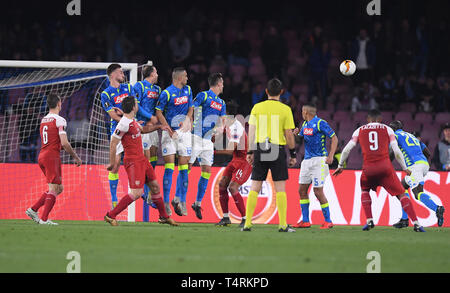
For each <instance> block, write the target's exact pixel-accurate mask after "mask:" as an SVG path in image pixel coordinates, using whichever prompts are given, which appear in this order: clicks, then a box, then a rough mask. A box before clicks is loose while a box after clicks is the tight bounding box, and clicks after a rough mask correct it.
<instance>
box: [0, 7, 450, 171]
mask: <svg viewBox="0 0 450 293" xmlns="http://www.w3.org/2000/svg"><path fill="white" fill-rule="evenodd" d="M92 2H94V1H92ZM349 2H352V1H349ZM89 5H95V4H94V3H89ZM130 5H131V7H130V9H133V11H134V12H135V13H136V14H139V13H141V14H143V13H144V12H145V11H144V10H143V9H139V7H138V6H136V5H138V4H133V3H130ZM186 5H187V4H186ZM292 5H293V4H292ZM311 5H314V4H311ZM336 5H337V4H336ZM339 5H341V4H339ZM343 5H344V4H343ZM345 5H347V4H345ZM348 5H349V6H350V5H352V4H348ZM385 5H390V4H388V3H386V4H385ZM424 5H425V4H424ZM186 8H187V9H185V10H184V9H180V10H179V11H183V15H178V14H179V13H181V12H177V11H173V10H171V11H169V9H167V10H164V9H162V10H161V11H158V13H157V14H156V15H155V16H154V17H152V18H150V19H149V24H148V26H147V27H135V26H133V21H132V20H131V19H121V20H120V25H119V24H114V23H113V22H108V24H106V23H105V24H103V23H101V21H99V19H101V17H98V18H97V19H96V18H89V20H86V21H85V22H83V23H80V24H79V25H78V26H77V27H73V26H71V25H70V24H69V23H67V22H64V21H61V22H58V23H56V24H55V25H54V27H52V28H51V29H50V28H49V25H50V23H51V20H47V22H45V21H42V22H35V23H33V25H32V26H31V28H30V27H26V26H24V25H21V24H17V25H15V26H14V27H11V26H7V25H6V23H7V21H8V18H5V19H3V20H1V22H2V23H3V22H5V23H4V24H5V25H1V26H0V39H2V40H3V42H4V45H2V50H0V59H4V60H52V61H90V62H95V61H98V62H108V61H109V60H118V61H121V62H136V63H139V64H143V63H146V62H147V60H153V62H154V63H155V64H156V66H157V67H158V69H159V73H160V79H159V85H160V86H161V87H163V88H164V87H166V86H168V85H169V84H168V83H169V82H170V71H171V69H172V67H173V66H174V65H175V64H174V63H173V61H172V60H173V59H172V53H171V52H170V50H167V49H168V48H169V39H170V38H171V37H172V36H173V35H175V33H176V32H177V31H178V29H179V28H180V27H183V29H184V31H185V32H186V37H187V39H188V41H189V42H191V43H192V44H193V43H194V35H195V34H196V32H198V34H199V35H201V36H202V38H203V43H204V46H205V47H206V48H207V49H206V50H205V52H207V53H205V56H200V57H202V58H201V59H202V60H199V58H194V56H195V52H192V50H191V52H190V57H189V58H187V59H186V60H185V61H184V63H183V64H181V65H183V66H186V67H187V68H189V69H190V70H189V71H190V72H189V79H190V84H191V86H192V88H193V89H199V87H200V81H199V79H200V76H201V75H202V74H204V73H201V72H200V71H201V68H202V67H205V68H207V71H208V72H224V73H226V74H228V75H229V76H230V77H231V78H230V81H231V82H232V84H233V86H236V88H237V89H238V90H239V89H240V88H242V87H239V85H241V84H242V83H244V81H249V85H250V91H251V92H253V91H254V89H255V87H256V86H257V85H258V83H264V82H266V81H267V80H268V79H269V78H271V76H268V75H267V74H268V72H269V70H268V67H267V64H266V63H265V62H267V61H266V60H265V59H264V54H263V44H264V42H265V40H266V39H267V38H268V37H269V36H270V34H269V31H270V30H271V27H275V29H276V30H277V31H278V36H279V40H280V46H281V45H282V46H281V47H285V56H284V59H282V60H279V62H280V64H281V76H279V77H280V78H281V79H282V80H283V82H284V84H286V85H287V90H288V91H289V92H290V93H291V94H292V95H293V96H294V99H295V100H296V105H295V107H293V111H294V112H295V113H294V117H295V121H296V123H301V121H302V119H301V113H299V111H301V106H302V105H303V104H304V103H306V102H307V101H311V100H312V101H315V102H317V104H318V108H319V115H320V117H321V118H323V119H325V120H327V121H328V122H330V123H331V125H333V127H335V129H336V131H337V134H338V136H339V140H340V142H342V141H348V139H349V138H350V136H351V133H352V132H353V131H354V130H355V129H356V128H357V127H358V126H360V125H362V124H363V123H366V113H367V110H369V109H370V108H373V107H376V108H379V109H380V110H381V111H382V112H383V117H384V121H385V122H390V121H392V120H393V119H399V120H402V121H403V123H404V125H405V129H406V130H408V131H422V139H423V141H424V142H426V143H428V144H429V146H430V149H431V151H432V152H433V151H434V148H435V146H436V145H437V143H438V141H439V140H440V129H439V128H440V126H441V125H442V124H443V123H446V122H449V121H450V114H449V111H450V102H449V100H448V97H449V87H448V84H449V82H450V79H449V76H448V72H447V71H446V70H448V68H449V58H448V57H446V58H441V55H439V54H437V52H438V51H439V52H441V51H442V52H449V51H450V49H449V48H450V45H449V41H448V36H449V35H450V32H449V27H448V23H445V21H443V22H442V21H440V20H433V19H426V20H427V22H425V24H423V23H421V24H419V21H416V22H414V20H413V18H409V19H401V18H399V17H398V16H397V14H395V13H392V15H390V16H386V17H384V18H382V19H378V18H377V19H375V18H367V17H365V18H364V17H363V16H361V15H355V16H354V19H350V20H348V21H346V20H345V19H343V18H339V17H338V16H336V15H333V14H331V15H327V18H326V19H327V20H328V21H327V22H326V23H317V22H315V21H314V19H318V18H317V17H314V13H312V15H311V17H310V18H308V16H307V15H306V14H307V13H310V12H311V10H309V11H308V12H304V11H303V12H302V11H301V10H299V11H300V12H299V11H297V10H294V11H289V9H284V10H283V11H280V12H279V13H280V14H279V15H278V14H277V17H278V18H277V19H286V20H289V21H287V22H286V23H289V25H287V24H286V23H284V22H283V21H281V22H276V21H274V20H273V19H270V18H267V15H260V13H256V12H252V13H250V12H249V15H239V14H236V15H234V14H233V10H232V8H230V7H223V11H212V10H213V9H212V8H211V9H209V10H208V8H206V7H203V8H202V9H199V8H198V7H189V6H187V7H186ZM271 8H272V7H271ZM11 9H12V11H13V12H11V13H10V14H11V15H12V16H14V15H17V14H18V13H19V12H18V11H19V10H20V8H19V7H18V6H17V5H12V7H11ZM14 9H16V10H17V11H16V12H14ZM102 9H107V8H105V7H102ZM102 9H100V11H103V10H102ZM392 9H396V8H395V7H393V8H392ZM105 13H106V12H105ZM298 13H301V14H303V15H304V18H301V17H297V14H298ZM413 13H415V14H417V15H418V16H421V11H413ZM176 16H180V17H179V18H177V17H176ZM211 16H214V17H211ZM168 19H172V20H173V19H179V20H178V22H174V23H170V22H168ZM355 19H357V20H361V21H360V22H358V23H361V27H349V26H350V24H351V23H354V21H355ZM417 19H419V17H418V18H417ZM30 22H31V20H30ZM405 23H406V24H407V25H404V24H405ZM205 24H208V25H205ZM400 24H402V25H400ZM52 25H53V24H52ZM405 27H409V30H408V29H407V28H405ZM94 28H95V29H94ZM361 28H366V29H367V31H368V35H369V39H370V40H372V41H373V45H374V46H375V50H376V56H377V60H376V62H375V65H374V67H373V68H371V70H370V72H371V75H370V77H369V78H368V79H367V80H366V81H364V82H362V83H359V81H358V82H357V80H355V78H353V77H352V78H345V77H343V76H341V75H340V73H339V71H338V65H339V64H340V62H341V61H342V60H343V59H346V58H348V56H349V55H350V52H351V45H352V43H353V42H354V41H355V40H357V38H359V34H358V33H359V31H360V29H361ZM418 30H422V33H423V34H426V35H427V38H426V39H419V37H418V35H419V34H417V33H416V31H418ZM86 32H88V33H86ZM240 34H241V35H242V36H243V38H242V39H239V35H240ZM44 35H45V38H43V37H42V36H44ZM405 35H408V36H412V38H413V41H414V42H417V43H420V42H425V43H426V45H427V48H428V49H429V51H428V52H426V54H425V55H423V52H422V51H421V50H420V48H418V47H413V48H412V49H411V50H412V51H413V56H411V59H410V60H409V61H411V62H410V63H408V64H409V65H408V66H407V67H406V68H405V66H404V64H403V63H401V62H400V59H399V58H394V59H393V58H391V57H389V56H398V54H400V53H399V52H400V50H401V48H402V47H401V46H400V45H401V44H398V42H396V39H397V36H398V38H401V37H403V36H405ZM18 36H21V37H20V38H18ZM142 36H145V37H144V38H143V37H142ZM24 40H26V42H25V41H24ZM155 40H158V41H155ZM112 41H114V42H112ZM155 42H156V43H155ZM324 43H327V44H328V46H323V47H322V45H323V44H324ZM27 44H36V46H29V45H27ZM381 44H391V45H390V46H381ZM326 47H327V48H326ZM245 48H248V49H245ZM280 50H281V49H280ZM314 50H319V54H322V55H323V56H325V55H326V54H328V53H329V57H330V59H329V60H328V62H325V63H324V64H325V65H324V66H325V75H324V78H325V79H326V92H328V94H327V95H326V96H322V95H321V91H317V90H316V91H312V88H311V86H316V83H315V82H316V81H315V80H313V81H312V82H311V80H310V78H311V68H312V65H311V62H312V60H311V56H312V52H313V51H314ZM322 50H323V51H322ZM231 55H233V57H236V56H235V55H238V56H237V57H239V58H230V57H231ZM322 55H320V56H322ZM419 57H420V58H422V57H423V58H425V59H426V62H421V61H420V60H421V59H419ZM383 58H386V60H384V59H383ZM354 61H355V62H357V60H354ZM177 65H180V64H177ZM208 72H206V74H207V73H208ZM387 73H391V74H392V76H393V80H394V83H393V89H391V90H390V91H389V95H388V96H386V95H385V94H386V92H385V91H383V88H384V86H383V80H384V79H383V78H384V76H385V75H386V74H387ZM357 74H358V71H357V73H356V74H355V75H357ZM0 78H4V76H1V75H0ZM429 80H431V81H430V82H428V81H429ZM203 84H205V82H204V81H203ZM227 86H231V85H230V84H226V85H225V87H227ZM430 87H431V89H430ZM317 88H320V86H318V85H317ZM317 88H316V89H317ZM201 90H203V89H201ZM10 91H15V93H14V94H12V93H11V94H10V95H6V99H7V100H6V107H5V106H2V107H0V118H1V117H2V116H1V115H2V114H4V111H7V109H8V107H11V106H12V105H14V104H18V103H21V98H20V97H24V96H25V95H26V91H25V90H23V89H14V90H10ZM430 92H431V100H430V101H429V104H430V105H429V106H430V107H428V106H427V105H426V103H424V101H425V100H426V99H427V98H426V97H427V96H428V95H430ZM355 93H358V94H357V99H358V101H359V103H360V104H361V107H360V108H359V109H358V110H357V111H356V112H351V105H352V101H353V100H354V99H353V98H354V97H355ZM8 96H10V97H12V98H10V99H9V100H8ZM92 97H93V93H91V92H89V91H88V90H83V91H80V92H77V93H75V95H74V97H73V98H72V99H71V103H76V105H78V107H77V108H83V109H85V113H86V115H88V113H89V110H90V107H91V104H92ZM223 98H224V99H225V100H227V101H229V99H231V98H232V99H234V100H236V101H237V102H238V103H239V104H240V105H241V104H242V105H248V106H243V107H242V109H243V110H242V111H243V112H242V114H243V115H244V116H245V115H248V114H249V111H250V109H251V108H250V105H251V103H252V101H251V95H250V94H249V95H248V99H249V100H248V101H242V100H240V97H226V96H224V97H223ZM386 99H392V100H388V102H390V103H387V104H388V105H393V108H392V107H391V106H389V107H385V105H386ZM373 102H375V103H373ZM3 103H4V101H3ZM288 103H291V102H289V101H288ZM68 109H70V111H68ZM74 111H76V108H75V107H70V105H64V106H63V110H62V113H61V114H62V115H63V116H65V117H67V120H68V122H69V123H70V120H71V119H73V118H74V115H75V112H74ZM2 112H3V113H2ZM0 135H4V134H3V133H0ZM1 146H3V145H0V147H1ZM301 156H302V152H301V151H300V152H299V159H301V158H302V157H301ZM11 160H17V161H20V156H19V155H16V154H12V156H11ZM358 160H359V161H358ZM360 160H361V158H360V157H359V156H351V161H349V167H350V168H352V167H355V166H360V165H361V164H360V163H361V162H360Z"/></svg>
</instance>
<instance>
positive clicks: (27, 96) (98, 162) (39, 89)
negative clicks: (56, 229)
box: [0, 60, 138, 222]
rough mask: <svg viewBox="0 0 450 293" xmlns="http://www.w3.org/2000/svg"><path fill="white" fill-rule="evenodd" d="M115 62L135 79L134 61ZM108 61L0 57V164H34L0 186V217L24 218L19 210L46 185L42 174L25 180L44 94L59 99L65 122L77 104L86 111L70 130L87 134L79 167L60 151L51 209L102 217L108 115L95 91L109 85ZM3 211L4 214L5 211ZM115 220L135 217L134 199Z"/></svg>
mask: <svg viewBox="0 0 450 293" xmlns="http://www.w3.org/2000/svg"><path fill="white" fill-rule="evenodd" d="M117 63H119V64H120V65H121V66H122V69H123V71H124V73H125V76H126V77H127V80H128V82H130V83H131V84H135V83H136V82H137V81H138V79H137V78H138V64H136V63H120V62H117ZM110 64H111V63H101V62H48V61H11V60H0V99H2V100H4V101H5V100H6V103H3V105H7V106H6V109H4V108H3V110H2V111H0V164H1V165H4V166H6V165H8V164H11V163H18V162H21V163H25V162H29V163H33V165H30V168H29V170H30V172H29V173H22V172H18V173H17V174H15V176H14V178H16V180H14V182H10V183H9V184H8V185H7V186H2V192H1V193H2V195H4V196H2V201H3V202H4V203H5V204H2V205H1V207H0V218H16V219H21V218H26V216H25V214H24V211H25V210H26V209H27V208H28V207H29V206H30V205H31V203H32V202H34V201H35V200H36V199H37V198H38V197H40V196H41V194H42V192H43V191H45V190H46V189H45V188H46V182H45V178H44V176H33V177H32V178H33V179H34V178H40V180H36V181H33V182H30V176H32V175H31V174H35V172H38V173H39V172H40V170H39V167H38V166H37V164H35V161H30V155H31V159H32V160H33V159H35V160H37V154H38V153H39V148H40V143H41V142H40V136H39V124H40V120H41V119H42V117H43V116H44V115H45V114H46V113H47V112H48V109H47V106H46V96H47V95H48V94H49V93H56V94H58V95H59V96H60V97H61V98H62V101H63V107H62V111H61V113H60V115H61V116H62V117H64V118H65V119H66V120H67V122H68V125H69V127H70V123H71V120H72V121H73V120H74V118H75V115H76V111H77V110H79V109H81V110H82V111H85V112H84V113H85V116H86V118H87V120H88V123H85V125H84V126H83V127H82V128H78V129H77V130H76V133H75V135H77V136H78V135H79V134H82V133H84V134H86V133H87V141H86V142H85V143H84V144H83V145H81V146H77V147H76V148H75V150H76V152H77V153H78V154H79V156H80V157H81V159H82V160H83V165H82V166H81V167H79V168H75V167H74V166H73V165H70V163H71V162H72V161H71V160H72V159H71V157H70V156H69V155H68V154H66V153H65V152H62V157H61V160H62V163H63V185H64V187H65V191H64V192H63V194H61V196H60V198H59V199H58V202H57V206H56V207H55V208H56V209H58V208H60V209H63V210H64V213H59V214H60V215H61V214H64V216H63V217H58V218H59V219H67V220H81V219H88V220H102V219H103V216H104V214H105V213H106V212H107V211H108V209H109V208H110V207H111V197H110V194H109V183H108V172H107V170H106V168H105V166H106V165H107V164H108V160H109V139H110V133H109V124H110V118H109V116H108V115H107V113H106V112H105V111H104V110H103V108H102V105H101V100H100V95H101V92H102V91H103V89H105V88H106V87H107V86H108V85H109V80H108V78H107V75H106V69H107V67H108V66H109V65H110ZM72 135H74V134H73V133H72ZM69 139H71V137H70V133H69ZM3 172H11V169H9V168H0V176H2V173H3ZM35 175H36V174H35ZM92 180H100V181H101V184H95V186H96V187H95V188H93V187H92V186H89V182H92ZM120 180H127V178H126V177H125V178H121V179H120ZM28 183H30V184H28ZM121 186H123V185H122V184H121ZM18 187H20V188H18ZM24 194H26V196H24ZM69 194H70V196H68V195H69ZM118 194H120V195H122V194H127V192H126V191H124V192H118ZM75 197H76V198H75ZM88 199H89V200H88ZM11 205H13V206H14V207H15V208H14V209H13V210H14V212H13V214H12V215H11V209H10V208H6V207H5V206H9V207H10V206H11ZM2 207H5V209H2ZM7 211H8V213H9V214H8V215H6V214H5V213H7ZM119 220H127V221H131V222H134V221H135V205H134V203H133V204H132V205H130V207H129V209H128V215H127V213H124V215H123V216H122V218H121V217H120V216H119Z"/></svg>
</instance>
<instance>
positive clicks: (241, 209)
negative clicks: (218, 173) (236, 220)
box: [232, 191, 245, 217]
mask: <svg viewBox="0 0 450 293" xmlns="http://www.w3.org/2000/svg"><path fill="white" fill-rule="evenodd" d="M232 196H233V199H234V202H235V203H236V206H237V208H238V210H239V212H240V213H241V217H245V205H244V199H243V198H242V196H241V194H240V193H239V191H237V192H236V193H235V194H232Z"/></svg>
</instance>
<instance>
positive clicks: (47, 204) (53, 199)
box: [39, 193, 56, 222]
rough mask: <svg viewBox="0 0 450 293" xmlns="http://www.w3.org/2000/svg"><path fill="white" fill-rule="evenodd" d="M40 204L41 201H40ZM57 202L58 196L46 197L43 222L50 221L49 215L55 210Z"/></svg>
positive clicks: (48, 195)
mask: <svg viewBox="0 0 450 293" xmlns="http://www.w3.org/2000/svg"><path fill="white" fill-rule="evenodd" d="M41 198H42V197H41ZM39 202H40V200H39ZM55 202H56V195H54V194H51V193H47V194H46V197H45V203H44V212H43V213H42V217H41V220H42V221H44V222H45V221H47V220H48V214H49V213H50V211H51V210H52V209H53V206H54V205H55Z"/></svg>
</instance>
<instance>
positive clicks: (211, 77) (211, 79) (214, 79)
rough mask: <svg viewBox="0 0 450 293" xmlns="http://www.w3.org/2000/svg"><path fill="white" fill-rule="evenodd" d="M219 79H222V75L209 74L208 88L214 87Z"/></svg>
mask: <svg viewBox="0 0 450 293" xmlns="http://www.w3.org/2000/svg"><path fill="white" fill-rule="evenodd" d="M221 79H223V76H222V73H219V72H216V73H211V74H210V75H209V77H208V84H209V86H210V87H213V86H216V85H217V84H218V83H219V81H220V80H221Z"/></svg>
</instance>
